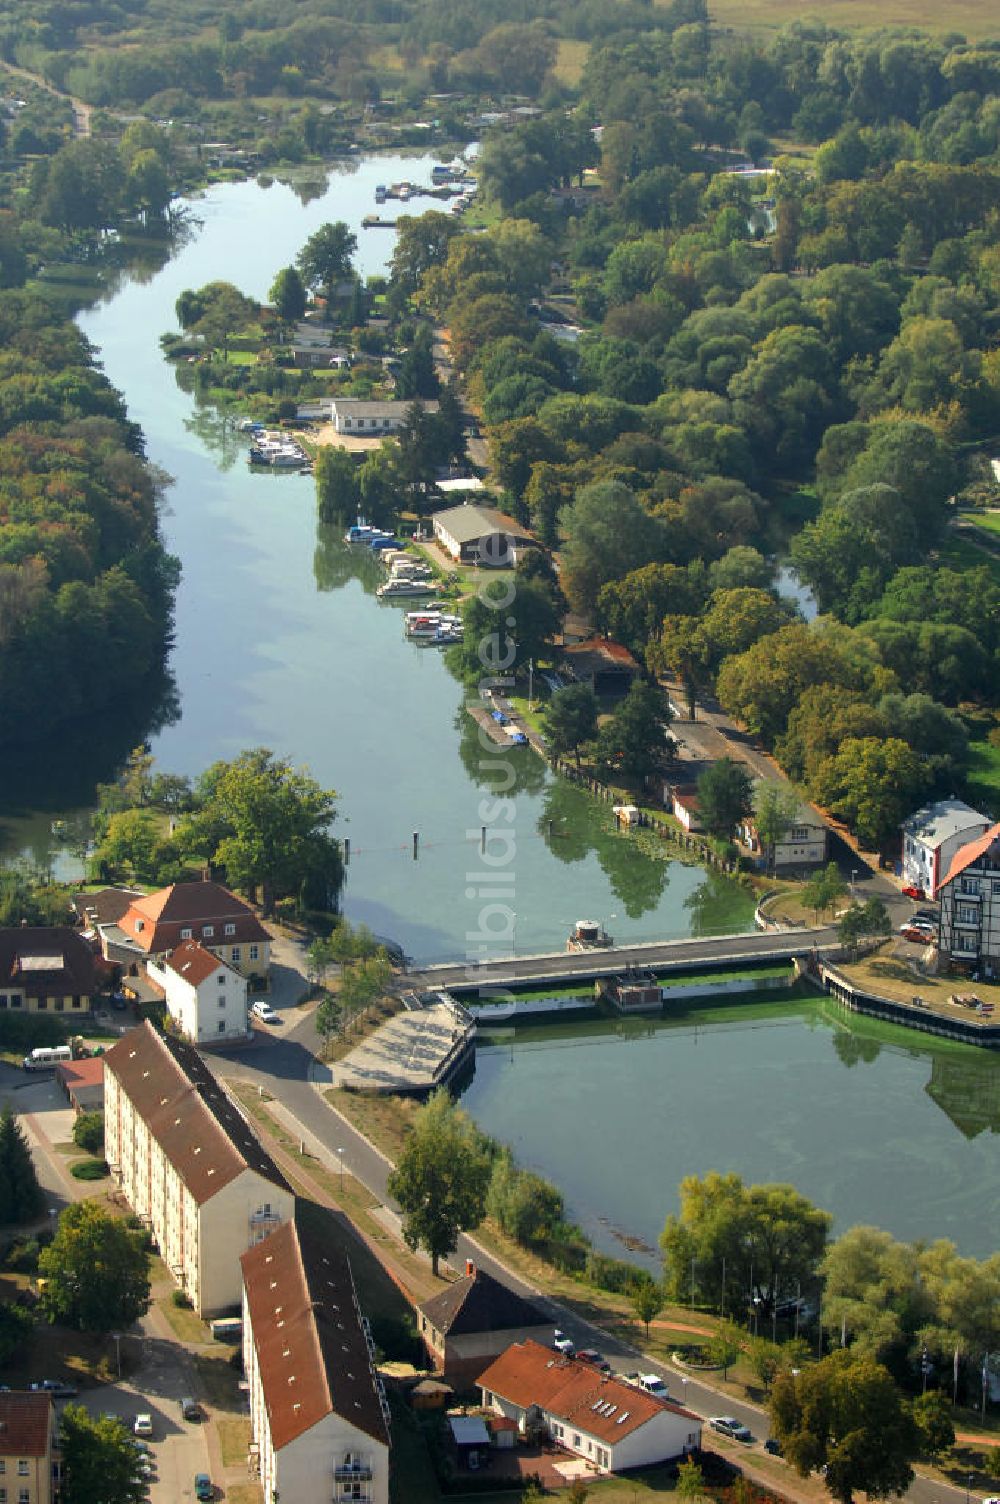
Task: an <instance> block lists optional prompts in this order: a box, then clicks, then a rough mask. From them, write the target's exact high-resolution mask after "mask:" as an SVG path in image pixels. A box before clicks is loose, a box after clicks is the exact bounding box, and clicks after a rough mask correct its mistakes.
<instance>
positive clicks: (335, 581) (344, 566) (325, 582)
mask: <svg viewBox="0 0 1000 1504" xmlns="http://www.w3.org/2000/svg"><path fill="white" fill-rule="evenodd" d="M313 574H314V576H315V578H316V588H317V590H342V589H343V587H344V586H345V585H347V584H349V583H350V581H351V580H360V581H361V584H362V587H363V589H364V592H365V594H366V595H374V594H375V587H376V585H378V584H380V583H381V581H382V580H383V579H384V578H385V575H384V574H383V573H382V569H381V567H380V565H379V562H378V560H377V559H376V558H375V555H374V554H373V553H372V551H371V549H368V548H352V547H351V545H350V544H349V543H345V542H344V532H343V524H342V523H341V524H340V525H339V526H338V524H337V523H333V522H330V523H323V522H321V523H318V524H317V527H316V549H315V552H314V553H313ZM399 630H400V631H402V630H403V624H402V621H400V624H399Z"/></svg>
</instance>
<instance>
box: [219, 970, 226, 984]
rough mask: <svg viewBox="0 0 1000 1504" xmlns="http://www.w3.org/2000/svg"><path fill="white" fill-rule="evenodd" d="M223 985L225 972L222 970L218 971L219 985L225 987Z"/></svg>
mask: <svg viewBox="0 0 1000 1504" xmlns="http://www.w3.org/2000/svg"><path fill="white" fill-rule="evenodd" d="M225 985H226V973H225V972H224V971H220V972H219V986H220V987H225Z"/></svg>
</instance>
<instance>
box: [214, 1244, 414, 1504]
mask: <svg viewBox="0 0 1000 1504" xmlns="http://www.w3.org/2000/svg"><path fill="white" fill-rule="evenodd" d="M240 1263H241V1265H242V1269H243V1368H244V1372H245V1374H246V1381H247V1384H248V1386H249V1398H250V1426H251V1432H252V1438H253V1440H252V1445H253V1447H254V1449H255V1452H254V1455H255V1456H256V1458H257V1461H258V1465H259V1469H260V1482H261V1486H262V1488H263V1493H264V1498H265V1499H277V1498H281V1499H294V1500H295V1504H388V1499H389V1411H388V1406H387V1404H386V1399H385V1393H384V1391H383V1388H382V1383H381V1380H380V1378H379V1376H378V1373H377V1371H376V1368H375V1359H374V1353H375V1348H374V1344H373V1343H372V1340H371V1333H370V1332H369V1330H368V1323H367V1321H366V1319H365V1317H364V1316H363V1315H362V1312H361V1309H360V1307H359V1305H358V1298H357V1294H356V1292H355V1289H354V1279H353V1277H352V1274H351V1266H350V1262H349V1260H348V1259H347V1256H346V1255H345V1254H344V1253H343V1252H342V1251H341V1250H340V1249H338V1248H337V1247H335V1246H334V1245H332V1244H331V1243H329V1242H328V1241H327V1240H325V1239H322V1240H321V1239H320V1237H319V1236H318V1235H317V1234H316V1233H315V1232H314V1231H312V1230H311V1228H309V1227H307V1226H304V1225H303V1223H302V1221H301V1219H296V1220H293V1221H291V1222H286V1223H285V1224H284V1226H282V1227H280V1228H279V1229H278V1231H277V1232H276V1233H274V1234H273V1236H271V1237H270V1238H268V1239H267V1241H266V1242H265V1243H262V1244H261V1245H260V1246H259V1247H257V1248H250V1249H248V1250H247V1252H246V1253H244V1254H243V1256H242V1258H241V1260H240Z"/></svg>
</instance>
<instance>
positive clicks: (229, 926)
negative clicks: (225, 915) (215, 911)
mask: <svg viewBox="0 0 1000 1504" xmlns="http://www.w3.org/2000/svg"><path fill="white" fill-rule="evenodd" d="M226 934H227V935H235V934H236V926H235V924H227V925H226Z"/></svg>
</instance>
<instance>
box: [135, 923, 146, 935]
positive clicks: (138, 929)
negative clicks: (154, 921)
mask: <svg viewBox="0 0 1000 1504" xmlns="http://www.w3.org/2000/svg"><path fill="white" fill-rule="evenodd" d="M145 928H146V924H145V921H144V920H142V919H137V920H136V921H135V932H136V934H137V935H140V934H141V933H142V931H143V930H144V929H145Z"/></svg>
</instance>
